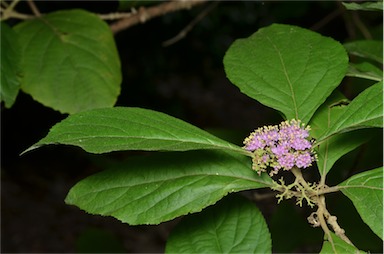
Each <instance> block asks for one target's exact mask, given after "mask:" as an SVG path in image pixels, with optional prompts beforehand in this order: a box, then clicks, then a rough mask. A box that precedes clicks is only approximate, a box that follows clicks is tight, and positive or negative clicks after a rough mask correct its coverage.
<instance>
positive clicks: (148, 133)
mask: <svg viewBox="0 0 384 254" xmlns="http://www.w3.org/2000/svg"><path fill="white" fill-rule="evenodd" d="M50 144H65V145H75V146H79V147H81V148H82V149H84V150H85V151H87V152H90V153H107V152H111V151H123V150H146V151H156V150H161V151H187V150H196V149H223V150H231V151H235V152H237V153H242V154H248V152H247V151H245V150H244V149H243V148H241V147H238V146H236V145H233V144H231V143H229V142H227V141H225V140H222V139H219V138H217V137H215V136H213V135H211V134H209V133H208V132H205V131H203V130H201V129H199V128H197V127H195V126H193V125H191V124H189V123H186V122H184V121H181V120H179V119H177V118H174V117H171V116H169V115H166V114H163V113H160V112H156V111H152V110H148V109H142V108H124V107H115V108H106V109H94V110H90V111H85V112H80V113H77V114H73V115H70V116H68V117H67V118H66V119H64V120H63V121H61V122H60V123H58V124H56V125H55V126H53V127H52V129H51V130H50V131H49V133H48V135H47V136H46V137H45V138H43V139H41V140H40V141H39V142H38V143H36V144H34V145H33V146H32V147H30V148H28V149H27V150H26V151H25V152H27V151H29V150H33V149H35V148H38V147H40V146H42V145H50Z"/></svg>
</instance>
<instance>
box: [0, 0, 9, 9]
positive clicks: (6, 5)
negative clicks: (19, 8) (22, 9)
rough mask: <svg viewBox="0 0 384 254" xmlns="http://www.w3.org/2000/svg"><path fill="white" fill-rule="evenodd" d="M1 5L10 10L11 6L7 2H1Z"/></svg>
mask: <svg viewBox="0 0 384 254" xmlns="http://www.w3.org/2000/svg"><path fill="white" fill-rule="evenodd" d="M0 4H1V5H3V6H4V7H5V8H8V6H9V4H7V2H5V1H3V0H0Z"/></svg>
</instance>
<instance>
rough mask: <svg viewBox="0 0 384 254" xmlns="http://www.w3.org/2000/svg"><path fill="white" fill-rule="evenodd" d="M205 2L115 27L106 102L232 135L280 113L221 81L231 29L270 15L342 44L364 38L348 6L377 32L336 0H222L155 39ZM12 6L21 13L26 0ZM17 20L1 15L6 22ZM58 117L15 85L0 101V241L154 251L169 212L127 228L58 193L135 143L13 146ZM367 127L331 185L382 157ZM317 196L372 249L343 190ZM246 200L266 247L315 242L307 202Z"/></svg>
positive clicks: (7, 247)
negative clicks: (115, 75) (118, 67)
mask: <svg viewBox="0 0 384 254" xmlns="http://www.w3.org/2000/svg"><path fill="white" fill-rule="evenodd" d="M137 2H139V1H137ZM139 4H140V3H139ZM152 4H153V3H152ZM154 4H156V3H154ZM209 4H212V2H209V3H208V4H205V5H201V6H197V7H195V8H193V9H191V10H188V11H187V10H184V11H179V12H176V13H171V14H167V15H166V16H163V17H160V18H156V19H153V20H150V21H148V22H147V23H145V24H140V25H137V26H134V27H131V28H129V29H127V30H124V31H122V32H120V33H118V34H117V35H116V36H115V39H116V44H117V48H118V51H119V54H120V59H121V62H122V72H123V84H122V92H121V95H120V96H119V99H118V102H117V105H119V106H134V107H143V108H149V109H153V110H157V111H161V112H164V113H167V114H169V115H172V116H175V117H178V118H180V119H183V120H185V121H187V122H189V123H192V124H194V125H196V126H198V127H200V128H203V129H207V130H209V131H211V132H212V133H214V134H216V135H219V136H222V137H223V138H225V139H228V140H230V141H232V142H234V143H237V144H239V145H241V143H242V139H243V138H244V137H245V136H247V135H248V134H249V132H251V131H252V130H253V129H255V128H257V127H259V126H262V125H265V124H274V123H279V122H280V121H281V120H282V118H281V116H280V115H279V114H278V113H277V112H276V111H274V110H271V109H269V108H267V107H265V106H263V105H261V104H259V103H258V102H256V101H254V100H252V99H250V98H248V97H247V96H245V95H243V94H241V93H240V91H239V90H238V89H237V88H236V87H235V86H234V85H231V83H230V82H229V81H228V80H227V79H226V76H225V73H224V69H223V64H222V59H223V56H224V54H225V51H226V50H227V49H228V47H229V46H230V44H231V43H232V42H233V41H234V40H235V39H237V38H244V37H248V36H250V35H251V34H252V33H254V32H256V31H257V30H258V29H259V28H261V27H263V26H267V25H270V24H272V23H285V24H292V25H298V26H301V27H304V28H308V29H312V30H314V31H317V32H319V33H321V34H323V35H326V36H330V37H333V38H334V39H336V40H338V41H340V42H347V41H350V40H355V39H359V38H363V37H362V35H361V32H360V31H359V29H358V28H357V27H356V24H355V23H354V21H353V18H355V17H354V16H353V15H357V16H358V17H359V18H360V19H361V21H362V22H363V23H364V24H365V25H366V27H367V28H368V30H369V31H370V33H371V34H372V36H373V37H374V38H378V39H381V38H382V14H381V13H375V12H355V14H352V13H351V12H348V11H345V9H343V7H342V5H341V3H340V2H323V1H321V2H314V1H301V2H271V1H266V2H256V1H253V2H245V1H237V2H226V1H225V2H220V3H219V4H218V5H217V7H215V8H214V9H213V10H212V11H211V12H210V13H209V14H208V16H206V17H205V18H204V19H203V20H201V21H200V22H199V23H198V24H197V25H196V26H195V27H194V28H193V30H192V31H191V32H189V33H188V34H187V36H186V38H184V39H183V40H181V41H178V42H177V43H175V44H173V45H171V46H169V47H162V42H164V41H165V40H168V39H170V38H172V37H173V36H175V35H176V34H178V33H179V32H180V31H181V30H182V29H183V28H184V27H185V26H186V25H187V24H188V23H189V22H191V21H192V20H193V19H194V18H195V17H196V16H197V15H198V14H199V13H200V12H201V11H202V10H204V9H205V8H206V7H207V6H208V5H209ZM36 5H37V7H38V8H39V9H40V11H41V12H42V13H47V12H51V11H55V10H62V9H72V8H84V9H86V10H89V11H92V12H96V13H109V12H115V11H116V10H117V8H118V2H115V1H109V2H92V3H90V2H78V1H77V2H76V1H67V2H59V1H50V2H48V1H46V2H44V1H37V2H36ZM16 9H17V10H19V11H20V12H25V13H30V10H29V8H28V6H27V5H26V4H25V3H20V4H19V5H18V6H17V7H16ZM331 17H333V18H332V19H330V20H328V19H329V18H331ZM327 20H328V21H327ZM16 22H17V21H14V20H12V21H10V24H15V23H16ZM298 57H300V56H298ZM370 84H372V82H367V81H364V80H360V79H348V78H346V79H345V80H344V81H343V84H342V85H341V86H340V88H339V89H340V90H341V91H342V92H343V93H344V94H345V95H346V96H347V97H348V98H350V99H352V98H353V97H354V96H355V95H356V94H358V93H359V92H360V91H362V90H363V89H364V88H365V87H367V86H368V85H370ZM65 117H66V115H62V114H60V113H58V112H56V111H54V110H52V109H49V108H45V107H44V106H42V105H41V104H39V103H37V102H35V101H33V99H32V98H31V97H30V96H29V95H26V94H23V93H20V94H19V96H18V98H17V100H16V103H15V104H14V106H13V107H12V108H11V109H5V108H4V106H3V105H2V107H1V251H2V252H24V253H30V252H39V253H43V252H51V253H53V252H62V253H63V252H96V251H97V252H163V251H164V246H165V241H166V239H167V236H168V234H169V232H170V230H171V229H172V227H174V225H175V224H176V223H177V221H178V220H179V219H176V220H174V221H171V222H167V223H162V224H160V225H157V226H129V225H127V224H122V223H120V222H119V221H117V220H115V219H113V218H110V217H101V216H93V215H89V214H86V213H85V212H83V211H80V210H79V209H78V208H76V207H71V206H68V205H65V204H64V198H65V196H66V194H67V192H68V191H69V189H70V188H71V187H72V186H73V185H74V184H75V183H76V182H78V181H79V180H81V179H83V178H85V177H87V176H89V175H91V174H94V173H96V172H98V171H100V170H102V169H103V168H102V166H100V165H101V164H100V160H109V159H113V160H116V159H121V158H125V157H127V156H130V155H132V154H136V153H133V152H119V153H111V154H107V155H98V156H95V155H90V154H87V153H85V152H84V151H82V150H81V149H78V148H74V147H66V146H57V147H55V146H49V147H44V148H41V149H39V150H36V151H34V152H31V153H28V154H26V155H23V156H19V154H20V153H21V152H22V151H23V150H25V149H26V148H28V147H29V146H30V145H32V144H33V143H35V142H37V141H38V140H39V139H41V138H42V137H44V136H45V135H46V134H47V132H48V130H49V128H50V127H52V126H53V125H54V124H55V123H57V122H58V121H60V120H61V119H64V118H65ZM372 131H374V132H377V133H376V135H377V137H378V138H377V139H373V140H371V141H370V142H369V143H368V144H366V145H364V146H362V147H361V148H360V149H357V150H355V151H353V152H351V153H350V154H348V155H347V156H344V157H343V158H342V159H341V160H340V161H339V162H337V163H336V165H335V167H336V168H337V169H338V170H337V171H336V170H334V171H332V172H331V173H330V175H329V178H330V183H332V184H337V183H339V182H340V181H342V180H345V179H346V178H347V177H348V176H350V175H352V174H354V173H356V172H360V171H363V170H367V169H372V168H375V167H378V166H381V165H382V153H383V152H382V133H381V131H377V130H372ZM314 177H316V176H314ZM244 195H248V196H250V195H251V193H249V192H246V193H244ZM327 201H328V202H329V207H330V211H331V213H334V214H336V215H337V216H338V218H339V220H338V221H339V223H340V224H341V226H342V227H344V228H345V229H346V232H347V235H348V236H349V237H350V239H351V240H352V241H353V242H355V243H356V245H357V247H359V248H361V249H364V250H371V251H373V252H382V242H381V240H380V239H379V238H378V237H377V236H375V235H374V234H373V233H372V232H371V231H370V229H369V228H368V227H367V226H366V225H365V224H364V223H362V222H361V220H360V218H359V215H358V214H357V213H356V211H355V209H354V208H353V205H352V204H351V202H350V201H349V200H348V199H346V198H345V197H344V196H343V195H342V194H331V195H329V196H328V199H327ZM256 203H257V205H258V207H259V208H260V209H261V210H262V212H263V214H264V215H265V217H266V219H267V222H268V225H269V227H270V231H271V234H272V237H273V248H274V249H273V250H274V252H318V251H319V250H320V248H321V244H322V233H321V230H319V229H313V228H311V227H310V226H309V225H308V224H307V223H306V217H307V216H308V215H309V214H310V212H311V211H310V210H309V209H307V208H303V209H299V208H298V207H295V206H292V202H290V201H285V202H283V203H282V204H281V205H279V206H278V207H277V206H276V199H275V198H270V199H266V200H259V201H256ZM339 214H340V216H339Z"/></svg>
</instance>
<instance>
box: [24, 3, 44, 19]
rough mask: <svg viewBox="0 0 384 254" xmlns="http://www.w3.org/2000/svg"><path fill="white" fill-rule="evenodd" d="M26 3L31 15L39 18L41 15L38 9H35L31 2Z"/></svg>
mask: <svg viewBox="0 0 384 254" xmlns="http://www.w3.org/2000/svg"><path fill="white" fill-rule="evenodd" d="M27 3H28V5H29V8H31V10H32V12H33V14H35V16H36V17H40V16H41V13H40V11H39V9H37V7H36V5H35V3H34V2H33V1H32V0H28V1H27Z"/></svg>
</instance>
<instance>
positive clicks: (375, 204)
mask: <svg viewBox="0 0 384 254" xmlns="http://www.w3.org/2000/svg"><path fill="white" fill-rule="evenodd" d="M338 186H340V190H341V192H343V194H344V195H346V196H347V197H348V198H349V199H351V200H352V202H353V204H354V206H355V207H356V210H357V211H358V212H359V214H360V216H361V218H362V219H363V221H364V222H365V223H366V224H367V225H368V226H369V227H370V228H371V229H372V231H373V232H374V233H375V234H376V235H378V236H379V237H380V238H381V239H383V168H377V169H373V170H369V171H365V172H363V173H360V174H357V175H354V176H352V177H350V178H349V179H347V180H346V181H344V182H342V183H341V184H339V185H338Z"/></svg>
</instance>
